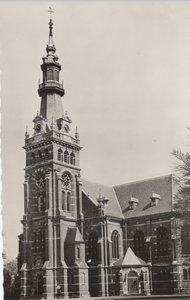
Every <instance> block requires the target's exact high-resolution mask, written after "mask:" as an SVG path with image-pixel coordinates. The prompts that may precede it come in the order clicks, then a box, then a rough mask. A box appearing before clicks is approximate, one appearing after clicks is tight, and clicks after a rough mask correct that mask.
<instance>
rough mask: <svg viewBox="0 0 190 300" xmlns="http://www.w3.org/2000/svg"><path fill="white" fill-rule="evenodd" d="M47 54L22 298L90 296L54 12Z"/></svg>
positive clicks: (33, 146) (34, 140)
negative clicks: (57, 53)
mask: <svg viewBox="0 0 190 300" xmlns="http://www.w3.org/2000/svg"><path fill="white" fill-rule="evenodd" d="M46 51H47V54H46V56H45V57H43V63H42V65H41V70H42V74H43V76H42V77H43V80H42V83H40V84H39V89H38V94H39V96H40V97H41V105H40V113H37V115H36V117H35V118H34V120H33V122H34V132H33V134H32V136H29V134H28V132H26V134H25V145H24V147H23V148H24V149H25V151H26V168H25V182H24V217H23V220H22V224H23V235H21V236H20V245H21V246H20V248H21V252H22V257H19V262H20V288H21V294H20V297H21V298H27V297H30V296H37V297H41V298H42V297H43V298H45V299H48V298H51V299H52V298H53V297H55V296H56V295H59V296H60V297H61V298H67V297H74V296H75V297H82V296H85V295H88V266H87V265H86V263H85V245H84V240H83V214H82V184H81V181H80V165H79V153H80V150H81V146H80V143H79V135H78V133H77V131H75V133H74V134H72V126H71V125H72V122H71V119H70V118H69V116H68V114H67V113H66V112H65V110H63V106H62V97H63V96H64V94H65V91H64V88H63V84H62V83H60V71H61V65H60V63H59V60H58V56H57V55H56V48H55V45H54V43H53V22H52V18H51V17H50V22H49V40H48V44H47V47H46Z"/></svg>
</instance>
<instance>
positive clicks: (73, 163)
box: [70, 152, 75, 165]
mask: <svg viewBox="0 0 190 300" xmlns="http://www.w3.org/2000/svg"><path fill="white" fill-rule="evenodd" d="M70 163H71V165H75V155H74V153H73V152H72V153H71V155H70Z"/></svg>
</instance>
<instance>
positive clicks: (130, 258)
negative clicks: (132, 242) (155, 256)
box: [122, 247, 146, 266]
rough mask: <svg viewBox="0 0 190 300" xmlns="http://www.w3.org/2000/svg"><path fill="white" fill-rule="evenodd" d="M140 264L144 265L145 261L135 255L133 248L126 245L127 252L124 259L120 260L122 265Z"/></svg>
mask: <svg viewBox="0 0 190 300" xmlns="http://www.w3.org/2000/svg"><path fill="white" fill-rule="evenodd" d="M134 265H136V266H141V265H146V262H145V261H144V260H142V259H141V258H139V257H137V256H136V255H135V253H134V252H133V250H132V249H131V248H130V247H128V249H127V252H126V253H125V256H124V259H123V261H122V266H134Z"/></svg>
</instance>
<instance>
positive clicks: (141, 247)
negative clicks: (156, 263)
mask: <svg viewBox="0 0 190 300" xmlns="http://www.w3.org/2000/svg"><path fill="white" fill-rule="evenodd" d="M134 252H135V254H136V255H137V256H138V257H140V258H144V256H145V239H144V233H143V232H142V231H141V230H137V231H136V232H135V234H134Z"/></svg>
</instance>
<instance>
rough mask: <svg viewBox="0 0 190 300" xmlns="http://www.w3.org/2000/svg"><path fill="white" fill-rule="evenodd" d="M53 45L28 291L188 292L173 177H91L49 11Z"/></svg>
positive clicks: (24, 242) (24, 251) (29, 236)
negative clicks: (84, 173)
mask: <svg viewBox="0 0 190 300" xmlns="http://www.w3.org/2000/svg"><path fill="white" fill-rule="evenodd" d="M46 51H47V54H46V56H45V57H43V63H42V65H41V70H42V74H43V80H42V83H40V84H39V89H38V94H39V96H40V97H41V104H40V112H39V113H38V114H37V115H36V116H35V118H34V120H33V123H34V132H33V134H32V135H31V136H30V135H29V133H28V132H26V134H25V145H24V147H23V148H24V150H25V152H26V167H25V181H24V216H23V219H22V221H21V222H22V224H23V233H22V234H21V235H20V236H19V254H18V274H19V276H18V277H19V286H20V287H19V296H20V299H31V298H32V297H34V298H38V299H56V298H59V299H64V298H81V297H87V296H88V297H105V296H120V295H128V294H134V295H135V294H136V295H137V294H141V295H150V294H173V293H190V224H188V222H187V221H185V220H184V219H183V218H182V216H181V215H180V214H179V213H178V212H176V211H175V201H174V200H175V197H174V196H175V190H176V187H175V182H174V180H173V176H172V175H167V176H162V177H159V178H152V179H149V180H143V181H139V182H132V183H126V184H122V185H117V186H113V187H109V186H105V185H103V184H97V183H93V182H89V181H85V180H83V179H82V178H81V167H80V151H81V149H82V147H81V145H80V139H79V134H78V132H77V130H76V131H75V133H74V134H73V133H72V132H73V131H72V121H71V119H70V118H69V115H68V114H67V113H64V111H63V106H62V97H63V96H64V93H65V91H64V87H63V84H62V83H60V80H59V77H60V76H59V75H60V71H61V65H60V63H59V59H58V56H57V55H56V48H55V45H54V42H53V22H52V19H51V18H50V22H49V41H48V44H47V47H46ZM113 159H114V157H113Z"/></svg>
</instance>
